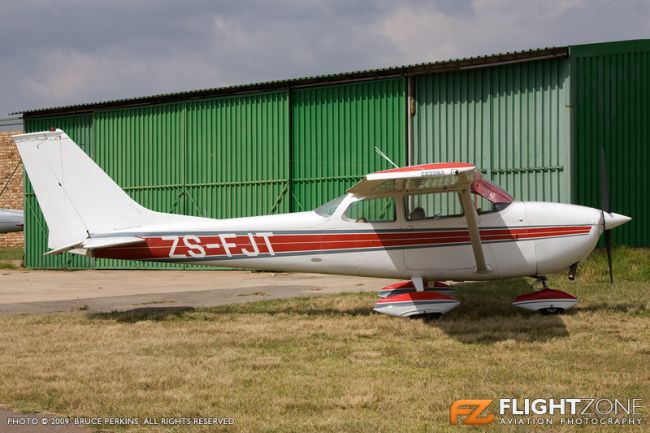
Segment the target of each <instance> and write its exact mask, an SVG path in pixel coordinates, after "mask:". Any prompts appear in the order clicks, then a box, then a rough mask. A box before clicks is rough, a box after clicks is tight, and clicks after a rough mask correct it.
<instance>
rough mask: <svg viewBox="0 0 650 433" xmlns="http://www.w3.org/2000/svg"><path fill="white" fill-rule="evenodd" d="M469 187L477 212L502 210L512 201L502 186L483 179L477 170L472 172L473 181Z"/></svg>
mask: <svg viewBox="0 0 650 433" xmlns="http://www.w3.org/2000/svg"><path fill="white" fill-rule="evenodd" d="M470 189H471V192H472V194H474V203H475V205H476V210H477V211H478V213H479V214H482V213H488V212H499V211H502V210H503V209H505V208H507V207H508V205H510V203H512V202H513V201H514V199H513V198H512V196H511V195H510V194H508V193H507V192H506V191H505V190H504V189H503V188H501V187H500V186H499V185H497V184H495V183H494V182H491V181H489V180H488V179H485V178H484V177H483V176H481V173H478V172H477V173H474V182H473V183H472V186H471V188H470Z"/></svg>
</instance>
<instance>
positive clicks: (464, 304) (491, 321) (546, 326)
mask: <svg viewBox="0 0 650 433" xmlns="http://www.w3.org/2000/svg"><path fill="white" fill-rule="evenodd" d="M455 289H456V291H457V296H458V299H459V300H460V301H461V304H460V306H459V307H458V308H456V309H455V310H453V311H451V312H450V313H448V314H446V315H444V316H443V317H441V318H439V319H438V320H434V321H429V322H425V323H426V326H432V327H437V328H438V329H440V330H442V331H443V332H444V333H446V334H447V335H448V336H449V337H451V338H454V339H456V340H457V341H460V342H462V343H466V344H494V343H497V342H501V341H508V340H511V341H520V342H535V341H547V340H550V339H554V338H564V337H567V336H568V335H569V333H568V331H567V329H566V326H565V325H564V322H563V320H562V316H561V315H560V316H554V315H551V316H542V315H540V314H539V313H536V312H528V311H525V310H521V309H519V308H516V307H514V306H513V305H512V300H513V299H514V298H515V297H516V296H517V295H520V294H523V293H527V292H531V291H532V290H533V288H532V287H531V286H530V284H529V283H528V282H527V281H526V280H525V279H523V278H522V279H516V280H506V281H499V282H488V283H467V284H459V285H457V286H455ZM376 299H377V298H376V296H375V294H373V293H367V292H365V293H344V294H338V295H331V296H317V297H299V298H290V299H273V300H265V301H256V302H248V303H241V304H228V305H220V306H215V307H210V308H201V309H198V310H195V309H193V308H191V307H147V308H136V309H133V310H128V311H121V312H111V313H90V314H89V315H88V316H89V317H90V318H91V319H98V320H115V321H118V322H127V323H135V322H139V321H143V320H150V321H163V320H176V319H178V318H180V319H181V320H206V319H207V320H210V318H213V317H215V316H236V315H243V316H251V315H266V316H278V315H285V316H287V319H286V320H292V318H295V319H298V318H301V317H302V318H305V317H331V318H335V319H336V318H340V319H344V318H345V317H351V316H355V317H364V316H366V317H370V316H374V315H377V314H378V313H375V312H373V311H372V304H373V302H374V301H375V300H376ZM186 313H188V314H186ZM189 313H192V314H189ZM566 314H571V311H569V312H568V313H566ZM388 319H389V320H407V319H403V318H393V317H391V318H388Z"/></svg>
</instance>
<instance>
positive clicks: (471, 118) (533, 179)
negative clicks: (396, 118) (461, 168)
mask: <svg viewBox="0 0 650 433" xmlns="http://www.w3.org/2000/svg"><path fill="white" fill-rule="evenodd" d="M568 66H569V64H568V61H567V60H566V59H552V60H546V61H538V62H528V63H518V64H511V65H506V66H498V67H492V68H483V69H473V70H468V71H462V72H450V73H443V74H435V75H424V76H420V77H417V78H416V79H415V99H416V113H415V118H414V120H413V123H414V134H413V135H414V137H413V142H414V144H413V163H414V164H422V163H426V162H435V161H463V162H470V163H474V164H476V165H477V166H478V167H479V168H481V169H482V170H484V171H485V173H486V175H487V176H488V177H489V178H490V179H492V180H493V181H495V182H496V183H498V184H499V185H501V186H503V187H504V188H506V189H507V190H508V191H509V192H510V193H511V194H513V195H514V196H515V198H516V199H518V200H545V201H558V202H570V201H571V197H570V193H569V191H570V187H569V186H570V179H571V177H570V168H571V164H570V145H569V144H570V127H569V124H570V112H569V109H568V108H567V106H568V103H569V97H570V92H569V85H568V84H569V67H568Z"/></svg>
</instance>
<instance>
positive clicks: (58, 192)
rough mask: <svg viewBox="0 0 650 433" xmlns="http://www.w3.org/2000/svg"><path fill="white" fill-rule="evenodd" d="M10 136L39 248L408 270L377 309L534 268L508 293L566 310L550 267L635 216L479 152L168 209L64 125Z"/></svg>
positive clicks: (406, 308)
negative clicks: (216, 206) (267, 207)
mask: <svg viewBox="0 0 650 433" xmlns="http://www.w3.org/2000/svg"><path fill="white" fill-rule="evenodd" d="M14 140H15V141H16V144H17V146H18V150H19V152H20V155H21V158H22V160H23V163H24V166H25V169H26V170H27V173H28V175H29V178H30V181H31V183H32V186H33V188H34V191H35V193H36V196H37V198H38V200H39V203H40V205H41V208H42V210H43V215H44V216H45V220H46V222H47V225H48V228H49V237H48V247H49V248H50V249H51V251H49V252H47V253H46V254H61V253H64V252H71V253H76V254H83V255H86V256H91V257H98V258H112V259H125V260H147V261H159V262H173V263H191V264H203V265H218V266H224V265H226V266H232V267H237V268H246V269H258V270H274V271H289V272H315V273H329V274H342V275H359V276H373V277H385V278H398V279H406V280H407V281H405V282H402V283H397V284H393V285H390V286H387V287H384V288H383V289H382V290H380V292H379V295H380V299H379V301H378V302H377V303H376V305H375V307H374V310H375V311H377V312H380V313H384V314H389V315H393V316H403V317H424V318H428V317H431V316H437V315H440V314H442V313H446V312H448V311H450V310H451V309H453V308H454V307H456V306H457V305H459V302H458V300H457V299H456V298H455V297H454V292H453V288H452V287H449V286H447V285H446V284H444V283H442V282H441V281H447V280H450V281H483V280H499V279H506V278H515V277H529V276H530V277H534V278H537V279H538V280H540V281H541V282H542V283H543V287H544V289H543V290H540V291H536V292H533V293H529V294H526V295H521V296H518V297H517V298H516V299H515V302H514V305H516V306H518V307H522V308H526V309H529V310H535V311H540V312H542V313H558V312H561V311H564V310H566V309H568V308H570V307H572V306H573V305H575V303H576V302H577V299H576V298H575V297H573V296H572V295H570V294H568V293H565V292H561V291H558V290H552V289H549V288H548V287H547V284H546V278H545V277H544V275H547V274H550V273H557V272H561V271H563V270H566V269H569V276H570V278H574V277H575V273H576V267H577V265H578V263H580V262H581V261H583V260H585V259H586V258H587V257H588V256H589V255H590V253H591V252H592V250H593V249H594V248H595V246H596V243H597V241H598V238H599V237H600V235H601V234H602V233H603V232H607V231H609V230H611V229H613V228H614V227H617V226H619V225H621V224H624V223H625V222H627V221H629V220H630V218H628V217H626V216H623V215H619V214H615V213H610V212H609V209H607V210H601V209H593V208H589V207H584V206H576V205H570V204H559V203H545V202H520V201H515V200H514V199H513V198H512V197H511V196H510V195H509V194H508V193H507V192H506V191H504V190H503V189H501V188H500V187H499V186H497V185H496V184H494V183H492V182H491V181H489V180H487V179H485V178H484V177H483V176H482V175H481V173H480V171H479V170H477V168H476V167H475V166H474V165H472V164H468V163H455V162H454V163H436V164H424V165H417V166H410V167H404V168H394V169H388V170H383V171H379V172H376V173H370V174H367V175H366V176H365V178H364V179H362V180H361V181H360V182H359V183H357V184H356V185H354V186H352V187H351V188H349V189H348V190H347V193H346V194H344V195H342V196H340V197H338V198H335V199H334V200H332V201H330V202H327V203H325V204H323V205H322V206H320V207H318V208H316V209H314V210H313V211H309V212H298V213H288V214H281V215H268V216H255V217H246V218H232V219H220V220H219V219H210V218H202V217H194V216H183V215H174V214H166V213H160V212H155V211H152V210H149V209H146V208H144V207H143V206H141V205H140V204H138V203H136V202H135V201H134V200H133V199H131V198H130V197H129V196H128V195H127V194H126V193H125V192H124V191H123V190H122V189H121V188H120V187H119V186H118V185H117V184H116V183H115V182H114V181H113V180H112V179H111V178H110V177H109V176H108V175H107V174H106V173H105V172H104V171H102V169H101V168H100V167H99V166H97V164H95V162H94V161H93V160H92V159H91V158H90V157H88V156H87V155H86V154H85V153H84V152H83V151H82V150H81V149H80V148H79V147H78V146H77V145H76V144H75V143H74V142H73V141H72V140H71V139H70V138H69V137H68V136H67V135H66V134H65V133H64V132H63V131H61V130H59V129H57V130H50V131H45V132H37V133H31V134H22V135H15V136H14ZM608 251H610V249H608ZM610 272H611V267H610ZM430 281H432V283H431V284H428V282H430Z"/></svg>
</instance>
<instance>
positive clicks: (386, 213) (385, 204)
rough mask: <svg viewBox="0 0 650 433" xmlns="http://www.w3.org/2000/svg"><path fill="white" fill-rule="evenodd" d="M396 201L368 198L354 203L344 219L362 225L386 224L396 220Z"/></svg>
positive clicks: (385, 198) (390, 198) (383, 198)
mask: <svg viewBox="0 0 650 433" xmlns="http://www.w3.org/2000/svg"><path fill="white" fill-rule="evenodd" d="M396 216H397V215H396V213H395V200H394V199H393V198H392V197H381V198H368V199H363V200H359V201H357V202H354V203H352V204H351V205H350V207H348V209H347V210H346V211H345V213H344V214H343V218H345V219H347V220H349V221H356V222H360V223H385V222H392V221H395V219H396Z"/></svg>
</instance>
